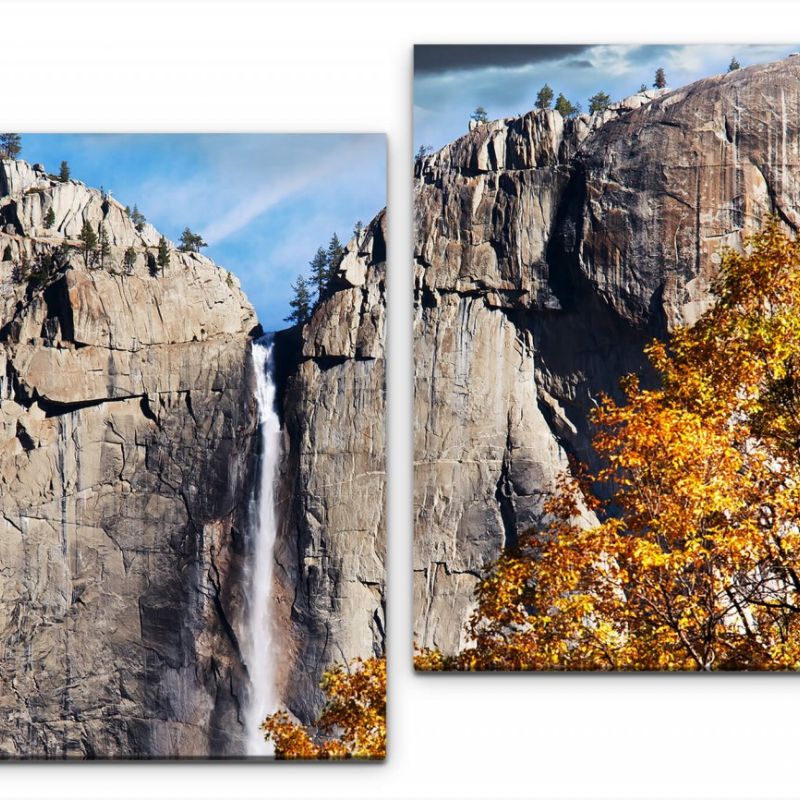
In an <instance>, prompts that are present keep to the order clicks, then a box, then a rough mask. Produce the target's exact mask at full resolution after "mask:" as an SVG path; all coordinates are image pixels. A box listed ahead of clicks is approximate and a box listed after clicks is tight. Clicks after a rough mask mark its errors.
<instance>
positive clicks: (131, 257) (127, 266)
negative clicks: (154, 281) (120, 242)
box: [122, 247, 136, 275]
mask: <svg viewBox="0 0 800 800" xmlns="http://www.w3.org/2000/svg"><path fill="white" fill-rule="evenodd" d="M135 264H136V250H134V248H133V247H129V248H128V249H127V250H126V251H125V255H124V256H123V257H122V268H123V269H124V270H125V274H126V275H133V268H134V265H135Z"/></svg>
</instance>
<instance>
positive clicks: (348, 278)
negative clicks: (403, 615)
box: [276, 212, 386, 719]
mask: <svg viewBox="0 0 800 800" xmlns="http://www.w3.org/2000/svg"><path fill="white" fill-rule="evenodd" d="M385 271H386V215H385V212H382V213H381V214H379V215H378V216H377V217H376V218H375V219H374V220H373V221H372V223H370V224H369V225H368V226H367V227H366V228H365V229H364V230H363V231H362V232H361V234H360V235H359V236H358V237H356V238H354V239H353V240H352V241H351V242H350V243H349V244H348V245H347V248H346V252H345V255H344V259H343V261H342V264H341V268H340V270H339V274H338V278H337V280H336V282H335V285H334V287H333V288H334V290H335V291H334V292H333V294H331V295H330V296H329V297H328V298H327V299H326V300H324V301H323V302H322V303H321V304H320V305H319V306H318V307H317V309H316V311H315V312H314V314H313V317H312V319H311V320H310V321H309V322H308V323H307V324H306V325H304V326H302V328H300V329H298V328H294V329H290V330H289V331H286V332H284V333H282V334H278V336H277V338H276V353H277V362H278V380H279V390H280V396H281V415H282V418H283V428H284V449H283V459H282V463H281V466H280V474H281V480H280V482H279V486H278V511H279V514H280V518H281V525H280V529H279V533H278V541H277V544H276V560H277V569H276V584H277V590H276V595H277V597H276V602H277V608H278V613H277V624H278V629H279V630H280V632H281V638H282V642H283V652H282V657H281V662H280V665H281V674H280V676H279V677H280V686H279V691H280V695H281V697H282V698H283V699H284V702H286V704H287V705H288V707H289V709H290V710H291V711H292V712H293V713H294V714H295V715H296V716H298V717H299V718H300V719H310V718H312V717H313V715H315V714H316V713H317V712H318V711H319V710H320V707H321V704H322V699H323V698H322V695H321V692H320V690H319V680H320V677H321V675H322V672H323V671H324V670H325V669H326V668H328V667H329V666H331V665H332V664H333V663H335V662H340V663H341V662H343V661H349V660H351V659H353V658H356V657H369V656H372V655H378V656H380V655H383V652H384V645H385V638H384V637H385V634H384V630H385V594H384V584H385V570H384V560H385V526H386V521H385V504H384V494H385V452H384V450H385V428H384V395H385V389H384V374H385V365H384V344H383V343H384V314H385V299H384V291H385Z"/></svg>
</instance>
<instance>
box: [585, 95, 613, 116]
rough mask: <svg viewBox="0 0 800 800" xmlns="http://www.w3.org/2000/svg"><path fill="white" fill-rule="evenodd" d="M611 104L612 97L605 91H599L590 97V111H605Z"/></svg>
mask: <svg viewBox="0 0 800 800" xmlns="http://www.w3.org/2000/svg"><path fill="white" fill-rule="evenodd" d="M610 105H611V98H610V97H609V96H608V95H607V94H606V93H605V92H598V93H597V94H596V95H594V96H593V97H590V98H589V113H590V114H594V113H595V112H597V111H605V110H606V109H607V108H608V107H609V106H610Z"/></svg>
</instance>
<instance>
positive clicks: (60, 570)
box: [0, 161, 259, 758]
mask: <svg viewBox="0 0 800 800" xmlns="http://www.w3.org/2000/svg"><path fill="white" fill-rule="evenodd" d="M50 208H52V209H53V210H54V213H55V217H56V223H55V225H54V226H53V228H52V229H45V228H44V225H43V219H44V216H45V214H46V213H47V211H48V209H50ZM87 219H88V220H89V221H90V222H91V223H92V225H93V226H95V227H96V226H97V225H98V224H100V222H101V221H102V222H103V223H104V224H105V226H106V230H107V232H108V234H109V240H110V242H111V252H110V254H109V256H108V257H107V258H106V259H105V262H104V264H103V266H102V267H99V266H94V267H92V268H87V266H86V264H85V263H84V259H83V256H82V255H81V254H80V253H79V252H78V251H77V250H76V249H74V247H71V245H77V244H78V242H77V236H78V233H79V231H80V227H81V225H82V224H83V221H84V220H87ZM158 239H159V234H158V233H157V232H156V231H155V230H154V229H152V227H145V230H144V231H143V232H142V233H141V234H139V233H138V232H137V231H136V230H135V228H134V226H133V225H132V224H131V222H130V220H129V219H128V217H127V215H126V214H125V213H124V210H123V209H122V208H121V206H119V204H118V203H116V201H114V200H113V199H109V198H107V197H104V196H103V195H102V194H101V193H100V192H98V191H96V190H94V189H90V188H88V187H86V186H84V185H83V184H81V183H79V182H77V181H68V182H66V183H61V182H59V181H58V180H55V179H53V178H50V177H48V176H47V175H46V174H45V173H43V172H42V171H37V170H34V169H32V168H31V167H29V166H28V165H27V164H26V163H25V162H22V161H3V162H2V168H0V256H1V255H2V254H6V255H7V256H8V260H4V261H0V431H1V432H2V435H0V755H2V756H5V757H101V758H102V757H114V756H121V757H174V756H179V755H180V756H204V757H207V756H222V755H229V754H233V755H241V754H242V753H243V752H244V744H243V741H244V732H243V729H242V717H241V713H240V711H241V705H242V702H243V700H244V698H245V696H246V692H247V686H248V682H247V675H246V670H245V668H244V666H243V663H242V659H241V657H240V653H239V641H240V639H241V635H242V610H243V607H244V598H243V591H244V588H245V584H244V581H243V578H242V573H243V567H244V562H245V560H246V558H247V555H248V548H249V544H250V540H249V537H248V531H249V520H248V513H249V508H250V499H251V497H252V485H253V474H254V470H255V468H256V458H257V453H256V442H257V437H256V436H255V435H254V434H255V427H256V422H257V413H256V409H255V400H254V397H253V375H252V374H251V372H250V369H251V368H250V364H251V359H250V356H249V352H248V351H249V347H250V340H251V336H252V335H253V334H254V333H257V332H258V331H259V328H258V325H257V321H256V318H255V314H254V312H253V309H252V307H251V306H250V304H249V303H248V301H247V299H246V298H245V297H244V295H243V294H242V293H241V291H240V290H239V287H238V282H237V281H236V279H235V278H234V277H233V276H232V275H230V274H229V273H228V272H227V271H225V270H223V269H220V268H219V267H217V266H216V265H215V264H213V262H211V261H210V260H209V259H207V258H204V257H202V256H197V255H192V254H182V253H178V252H177V251H176V250H175V249H174V248H173V249H172V252H171V264H170V266H169V267H167V268H166V270H164V272H163V274H162V275H160V276H158V277H152V276H151V275H150V273H149V269H148V265H147V254H148V252H150V253H152V252H153V249H154V245H155V244H156V243H157V241H158ZM127 247H133V248H135V250H136V254H137V258H136V263H135V264H134V268H133V270H132V273H131V274H127V273H126V272H125V271H124V270H123V268H122V254H123V252H124V249H125V248H127ZM23 260H27V261H28V263H29V264H31V265H36V264H39V263H42V264H46V265H47V266H48V269H49V274H48V277H47V278H46V279H45V280H44V281H43V282H41V283H36V282H32V283H29V282H27V281H21V280H19V278H18V276H15V274H14V273H15V267H17V266H18V265H19V264H20V263H22V262H23Z"/></svg>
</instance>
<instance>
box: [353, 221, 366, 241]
mask: <svg viewBox="0 0 800 800" xmlns="http://www.w3.org/2000/svg"><path fill="white" fill-rule="evenodd" d="M363 230H364V223H363V222H362V221H361V220H360V219H359V220H357V221H356V224H355V225H353V236H356V237H358V236H361V231H363Z"/></svg>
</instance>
